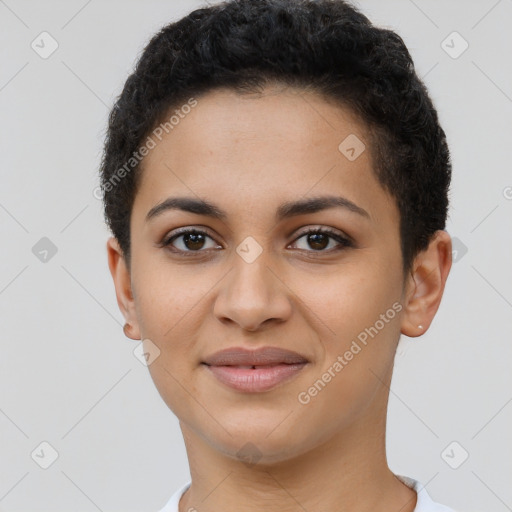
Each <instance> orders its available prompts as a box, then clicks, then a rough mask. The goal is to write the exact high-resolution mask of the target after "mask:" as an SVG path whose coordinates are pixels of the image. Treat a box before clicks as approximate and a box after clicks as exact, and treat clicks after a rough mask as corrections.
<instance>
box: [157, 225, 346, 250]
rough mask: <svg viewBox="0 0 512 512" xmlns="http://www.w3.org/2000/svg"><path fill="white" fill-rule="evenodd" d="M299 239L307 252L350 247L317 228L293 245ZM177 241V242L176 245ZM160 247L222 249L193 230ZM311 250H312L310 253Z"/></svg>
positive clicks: (205, 234) (343, 239)
mask: <svg viewBox="0 0 512 512" xmlns="http://www.w3.org/2000/svg"><path fill="white" fill-rule="evenodd" d="M301 239H304V240H305V241H306V244H307V245H308V246H309V248H310V249H308V248H307V247H298V249H301V250H306V251H309V252H330V250H333V249H334V250H336V246H337V247H338V250H339V249H342V248H345V247H352V242H351V241H350V240H349V239H348V238H345V237H343V236H341V235H340V234H338V233H336V232H334V231H330V230H327V229H319V228H317V229H310V230H309V231H305V232H304V233H302V234H301V235H300V236H299V237H297V238H296V239H295V242H294V244H297V242H298V241H299V240H301ZM208 240H210V244H209V246H208V243H207V241H208ZM177 241H179V242H178V243H176V242H177ZM331 242H333V245H334V248H333V247H332V246H331ZM292 245H293V244H292ZM162 246H163V247H169V248H172V249H171V250H172V251H173V252H181V253H187V252H188V253H194V252H201V250H202V249H222V247H221V246H220V245H218V244H217V243H216V242H215V241H214V240H213V238H212V237H211V236H209V235H208V234H207V233H205V232H204V231H199V230H195V229H194V230H192V229H189V230H185V231H181V232H179V233H176V234H174V235H172V236H170V237H168V238H167V239H165V240H164V241H163V242H162ZM311 249H313V250H312V251H311ZM326 249H328V250H326Z"/></svg>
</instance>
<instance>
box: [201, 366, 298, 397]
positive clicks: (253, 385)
mask: <svg viewBox="0 0 512 512" xmlns="http://www.w3.org/2000/svg"><path fill="white" fill-rule="evenodd" d="M306 364H307V363H300V364H279V365H276V366H271V367H267V368H258V367H256V368H255V369H254V370H253V369H251V368H237V367H236V366H208V365H205V366H206V368H208V369H209V370H210V371H211V372H212V373H213V375H214V376H215V377H216V378H217V379H218V380H219V381H220V382H222V383H223V384H225V385H226V386H229V387H231V388H233V389H236V390H238V391H245V392H248V393H258V392H262V391H268V390H270V389H272V388H273V387H274V386H277V385H278V384H280V383H281V382H284V381H286V380H288V379H291V378H293V377H294V376H296V375H297V374H298V373H299V372H300V371H301V370H302V368H304V366H306Z"/></svg>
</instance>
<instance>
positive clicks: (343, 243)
mask: <svg viewBox="0 0 512 512" xmlns="http://www.w3.org/2000/svg"><path fill="white" fill-rule="evenodd" d="M188 234H194V235H205V236H207V237H208V238H211V239H212V240H213V237H212V236H210V235H209V234H208V233H207V232H206V231H201V230H199V229H190V228H185V229H183V230H181V231H178V232H175V233H174V234H173V235H171V236H168V237H166V238H164V240H163V241H162V242H161V243H160V244H159V245H160V247H167V248H169V250H171V251H172V252H173V253H175V254H178V255H180V256H184V257H189V256H195V255H196V254H198V253H201V252H207V251H209V250H210V249H198V250H197V251H190V250H189V251H183V250H181V249H176V248H171V247H172V242H174V241H175V240H176V239H178V238H179V237H181V236H184V235H188ZM310 234H322V235H328V236H329V237H330V238H332V239H334V240H336V242H338V243H339V244H340V245H339V246H338V247H337V248H334V249H330V250H318V251H315V250H306V249H299V250H302V251H304V250H305V251H306V252H310V253H313V254H315V253H316V254H322V253H324V254H329V253H332V252H335V251H340V250H342V249H345V248H349V247H354V243H353V242H352V241H351V240H350V239H348V238H345V237H344V236H341V235H340V234H339V233H337V232H336V231H333V230H331V229H329V228H314V229H309V230H307V231H304V232H302V233H300V234H299V235H298V236H297V238H295V240H294V242H296V241H297V240H299V239H301V238H303V237H305V236H307V235H310Z"/></svg>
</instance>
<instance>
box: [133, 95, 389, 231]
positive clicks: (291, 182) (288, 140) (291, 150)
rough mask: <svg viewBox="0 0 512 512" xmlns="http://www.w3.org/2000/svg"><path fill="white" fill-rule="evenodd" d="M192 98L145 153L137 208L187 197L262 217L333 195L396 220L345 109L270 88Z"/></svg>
mask: <svg viewBox="0 0 512 512" xmlns="http://www.w3.org/2000/svg"><path fill="white" fill-rule="evenodd" d="M196 101H197V104H196V106H195V107H194V108H192V109H188V108H187V109H184V110H183V112H182V113H181V115H179V116H178V115H176V116H175V124H173V126H172V129H170V128H169V127H168V130H167V131H168V133H166V131H163V133H162V134H161V135H160V138H161V140H158V139H155V141H156V146H155V147H154V148H153V149H152V150H151V151H150V152H149V154H148V155H147V156H146V157H145V159H144V160H143V165H142V177H141V181H140V187H139V191H138V194H137V197H136V199H135V203H136V204H135V205H134V210H135V207H136V206H137V208H139V207H140V208H143V209H145V210H146V213H147V210H149V209H150V208H152V207H153V206H154V205H155V204H156V203H158V202H160V201H163V200H165V199H166V198H167V197H169V196H173V195H180V196H183V195H187V196H198V197H201V198H208V199H210V200H211V202H214V203H221V204H222V205H223V209H224V210H227V211H228V214H229V210H230V208H231V209H233V213H234V214H235V215H236V216H238V217H239V216H240V213H241V211H242V212H245V214H246V215H254V214H257V215H258V218H261V215H262V213H263V212H268V213H269V214H270V213H271V212H270V211H268V210H269V208H271V206H270V205H271V204H274V203H275V205H276V207H277V205H278V204H281V203H282V202H283V201H286V200H292V199H297V198H299V197H304V196H307V195H325V194H327V193H328V194H333V193H336V194H337V195H343V196H344V197H347V198H348V199H350V200H351V201H353V202H354V203H356V204H358V205H359V206H361V207H362V208H364V209H365V210H367V211H368V213H369V214H370V218H371V219H372V220H375V219H385V218H386V216H387V217H389V218H388V220H389V221H390V222H396V221H397V216H398V212H397V209H396V205H395V202H394V200H393V199H392V198H391V197H390V196H389V195H388V194H387V192H386V191H385V190H384V189H383V188H382V187H381V186H380V184H379V183H378V181H377V180H376V178H375V176H374V173H373V171H372V165H373V164H372V159H371V155H370V147H369V140H368V137H367V135H366V130H365V128H364V126H363V124H362V123H361V122H360V121H359V120H358V119H357V118H356V117H355V116H354V115H353V114H352V113H351V112H350V111H349V110H348V109H346V108H343V107H341V106H339V105H335V104H333V103H331V102H327V101H326V100H324V99H323V98H321V97H320V96H318V95H316V94H314V93H310V92H305V91H300V90H294V89H290V88H286V89H283V88H277V87H275V88H268V89H266V90H265V91H264V92H263V94H243V95H242V94H239V93H236V92H234V91H231V90H226V89H219V90H215V91H211V92H209V93H207V94H205V95H203V96H200V97H197V98H196ZM176 110H177V111H178V112H176ZM179 112H180V108H179V106H178V107H177V108H176V107H175V108H174V110H173V112H171V113H170V114H169V117H171V115H173V113H176V114H179ZM184 112H188V113H186V114H185V113H184ZM176 121H178V122H176ZM340 145H341V146H340ZM347 150H348V152H347ZM359 153H360V154H359ZM354 156H356V157H357V158H353V157H354ZM273 213H274V212H272V214H273ZM269 218H270V217H269Z"/></svg>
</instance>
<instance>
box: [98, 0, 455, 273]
mask: <svg viewBox="0 0 512 512" xmlns="http://www.w3.org/2000/svg"><path fill="white" fill-rule="evenodd" d="M270 84H282V85H285V86H291V87H298V88H301V89H305V90H308V91H314V92H316V93H318V94H319V95H321V96H322V97H324V98H326V99H329V100H334V101H335V102H337V104H339V105H340V106H344V107H346V108H348V109H350V110H351V111H352V112H353V113H354V114H356V116H357V117H358V119H359V120H360V121H361V122H362V123H363V124H364V126H365V127H366V128H367V130H368V133H369V134H370V154H371V156H372V163H373V167H374V169H373V170H374V173H375V176H376V178H377V180H378V181H379V183H380V184H381V186H383V188H384V189H386V190H387V191H388V192H389V193H390V194H391V195H392V197H393V198H394V199H395V200H396V203H397V206H398V209H399V212H400V228H399V229H400V240H401V250H402V262H403V270H404V275H405V273H407V272H409V271H410V270H411V268H412V263H413V261H414V257H415V256H416V255H417V254H418V253H419V252H420V251H422V250H424V249H426V248H427V247H428V244H429V242H430V240H431V238H432V235H433V234H434V232H435V231H436V230H441V229H444V228H445V222H446V217H447V212H448V192H449V190H448V189H449V186H450V180H451V163H450V155H449V150H448V146H447V142H446V136H445V133H444V131H443V130H442V128H441V127H440V125H439V122H438V116H437V112H436V110H435V108H434V106H433V103H432V100H431V99H430V97H429V94H428V92H427V90H426V88H425V86H424V84H423V82H422V81H421V80H420V78H419V77H418V76H417V74H416V72H415V70H414V64H413V61H412V58H411V56H410V54H409V52H408V50H407V48H406V46H405V44H404V42H403V40H402V39H401V37H400V36H399V35H397V34H396V33H395V32H393V31H391V30H388V29H383V28H378V27H375V26H373V25H372V24H371V22H370V21H369V20H368V18H367V17H366V16H364V15H363V14H362V13H360V12H359V11H358V10H357V9H356V8H354V7H353V6H351V5H350V4H348V3H347V2H345V1H343V0H227V1H224V2H222V3H219V4H216V5H213V6H210V7H207V8H202V9H197V10H195V11H193V12H191V13H190V14H189V15H187V16H186V17H184V18H182V19H180V20H179V21H177V22H175V23H171V24H169V25H167V26H165V27H163V28H162V29H161V30H160V31H159V32H158V33H157V34H156V35H154V36H153V38H152V39H151V40H150V42H149V43H148V44H147V46H146V47H145V49H144V51H143V52H142V54H141V55H140V58H139V60H138V62H137V64H136V67H135V70H134V72H133V73H132V74H131V75H130V76H129V77H128V79H127V80H126V83H125V85H124V88H123V90H122V92H121V94H120V95H119V97H118V98H117V101H116V103H115V105H114V108H113V109H112V111H111V113H110V116H109V124H108V129H107V135H106V140H105V147H104V152H103V158H102V162H101V168H100V180H101V190H102V193H103V200H104V214H105V220H106V222H107V224H108V225H109V227H110V230H111V231H112V234H113V235H114V236H115V238H116V239H117V240H118V242H119V245H120V247H121V250H122V251H123V255H124V257H125V259H126V260H127V262H128V265H129V264H130V216H131V211H132V206H133V201H134V198H135V194H136V191H137V186H138V183H139V181H140V180H139V178H140V173H141V172H142V167H141V164H140V162H141V161H143V159H141V157H140V155H139V153H138V151H137V150H138V149H139V147H140V146H141V144H142V143H143V141H144V140H145V139H146V138H147V137H148V135H149V134H150V133H151V132H152V131H153V130H154V129H155V127H157V126H159V125H160V124H161V123H162V122H164V120H165V119H166V117H167V116H169V113H170V112H171V111H172V109H173V108H176V107H177V106H179V105H182V104H186V103H187V100H190V98H192V97H198V96H200V95H201V94H205V93H208V92H209V91H212V90H214V89H216V88H221V87H222V88H225V87H227V88H229V89H231V90H234V91H236V92H238V93H240V94H243V93H250V92H256V91H259V90H262V89H263V87H264V86H266V85H270ZM141 153H142V154H144V153H143V151H141ZM134 156H137V158H134ZM128 162H129V165H127V163H128Z"/></svg>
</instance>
